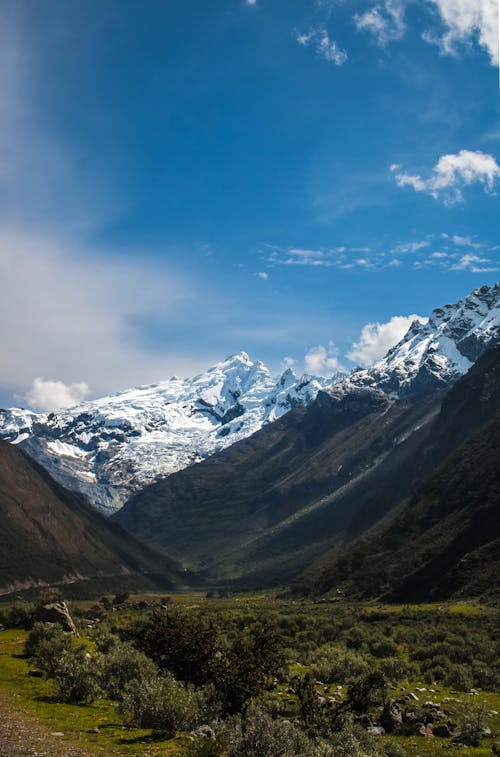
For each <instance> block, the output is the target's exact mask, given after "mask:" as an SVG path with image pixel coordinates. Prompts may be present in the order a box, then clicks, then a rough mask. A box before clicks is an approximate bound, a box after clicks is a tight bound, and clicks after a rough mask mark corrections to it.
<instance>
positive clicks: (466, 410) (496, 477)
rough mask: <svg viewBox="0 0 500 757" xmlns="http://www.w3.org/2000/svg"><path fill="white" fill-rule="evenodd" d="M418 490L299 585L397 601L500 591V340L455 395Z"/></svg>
mask: <svg viewBox="0 0 500 757" xmlns="http://www.w3.org/2000/svg"><path fill="white" fill-rule="evenodd" d="M472 419H474V423H475V425H476V426H478V425H479V426H481V428H480V429H479V431H476V433H473V434H472V435H470V436H468V438H467V439H466V441H465V443H464V444H462V445H461V446H459V447H458V449H456V450H455V451H454V452H453V453H452V454H451V455H448V456H447V457H446V459H445V462H444V463H443V464H442V465H441V466H439V467H438V469H437V470H436V471H435V472H434V473H433V474H432V476H431V477H430V478H428V479H427V480H426V481H424V482H422V484H421V486H420V488H419V491H418V492H417V493H416V494H414V495H413V496H411V498H410V499H409V501H405V502H403V503H402V505H401V507H400V508H399V509H398V510H397V512H396V513H395V514H393V515H391V516H390V517H388V518H386V519H384V520H383V521H382V522H381V523H380V524H378V525H377V526H376V527H375V528H374V529H372V530H371V531H368V533H365V534H363V536H362V537H361V538H359V539H357V540H355V541H354V543H350V544H349V545H346V546H344V548H342V549H340V550H339V549H337V550H334V552H333V554H331V555H327V556H326V557H324V558H323V559H322V560H321V561H320V562H319V563H318V564H317V565H315V566H314V567H313V568H311V569H309V570H308V571H307V572H306V574H305V576H304V577H303V578H302V579H301V581H300V582H299V584H298V586H300V587H301V588H302V589H303V590H306V591H309V592H313V593H315V594H318V593H325V592H332V591H334V592H335V591H337V590H339V591H341V593H342V594H347V595H348V596H349V597H358V598H366V597H377V598H382V599H383V600H388V601H405V602H406V601H433V600H443V599H447V598H450V597H463V596H465V597H471V596H483V597H490V598H491V597H494V596H496V597H498V595H499V591H500V587H499V585H498V575H499V572H500V455H499V451H500V348H494V349H492V350H491V351H490V352H488V353H487V354H486V355H484V356H483V357H482V358H480V360H479V361H478V362H477V363H476V365H475V366H474V367H473V368H472V369H471V371H470V372H469V373H468V374H467V375H466V376H465V377H464V378H463V379H461V380H460V381H459V382H457V384H456V385H455V386H454V387H453V389H452V390H451V391H450V392H449V394H448V395H447V397H446V399H445V402H444V403H443V406H442V408H441V412H440V414H439V416H438V418H437V419H436V422H435V424H434V428H433V433H432V436H431V440H430V443H429V444H428V445H427V446H426V448H424V449H422V455H424V456H427V457H428V458H429V457H435V456H436V454H437V455H438V456H439V457H441V458H442V457H443V447H444V451H445V452H446V451H448V450H449V449H450V448H453V447H454V446H455V445H456V442H457V440H459V439H461V438H462V439H463V437H464V436H467V430H468V429H470V428H471V421H472Z"/></svg>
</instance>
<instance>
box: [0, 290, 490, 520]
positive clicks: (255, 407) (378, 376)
mask: <svg viewBox="0 0 500 757" xmlns="http://www.w3.org/2000/svg"><path fill="white" fill-rule="evenodd" d="M497 341H500V284H496V285H495V286H492V287H487V286H484V287H481V288H480V289H476V290H475V291H473V292H472V293H471V294H470V295H469V296H468V297H465V298H464V299H463V300H460V301H459V302H458V303H456V304H455V305H445V306H444V307H442V308H437V309H436V310H434V311H433V313H431V315H430V317H429V319H428V320H427V322H425V323H421V322H419V321H416V322H414V323H413V324H412V325H411V327H410V329H409V330H408V332H407V334H406V335H405V337H404V338H403V339H402V340H401V341H400V342H399V344H397V345H396V346H395V347H393V348H392V349H391V350H389V352H388V353H387V355H386V356H385V357H384V358H383V359H382V360H380V361H378V362H377V363H375V365H373V366H372V367H371V368H367V369H362V370H356V371H353V372H352V373H351V374H350V375H349V376H345V375H338V376H336V377H334V378H330V379H325V378H315V377H311V376H302V378H298V377H297V376H296V375H295V374H294V373H293V372H292V371H291V370H290V369H288V370H286V371H285V372H284V373H283V375H282V376H281V377H280V378H279V379H278V380H276V378H273V377H272V376H271V374H270V373H269V371H268V369H267V368H266V366H265V365H264V364H263V363H261V362H258V361H257V362H255V363H254V362H252V361H251V360H250V358H249V357H248V355H247V354H246V353H245V352H240V353H238V354H237V355H233V356H232V357H230V358H228V359H227V360H225V361H223V362H221V363H218V364H217V365H214V366H213V367H212V368H210V369H209V370H208V371H206V372H205V373H201V374H200V375H199V376H195V377H194V378H192V379H186V380H182V379H180V378H178V377H176V376H174V377H172V378H171V379H170V380H168V381H164V382H162V383H159V384H151V385H148V386H141V387H137V388H135V389H130V390H127V391H124V392H120V393H119V394H115V395H112V396H109V397H103V398H101V399H97V400H93V401H90V402H83V403H81V404H80V405H77V406H75V407H71V408H66V409H64V410H60V411H58V412H57V413H48V414H47V413H40V414H37V413H33V412H31V411H28V410H23V409H20V408H12V409H10V410H0V438H3V439H6V440H8V441H10V442H12V443H14V444H20V445H21V446H22V448H23V449H25V450H26V451H27V452H28V453H29V454H30V455H31V456H32V457H34V458H35V459H36V460H38V462H40V463H41V464H42V465H43V466H45V468H47V469H48V470H49V472H50V473H51V474H52V475H53V476H54V478H56V479H57V480H58V481H60V482H61V483H62V484H64V485H65V486H67V487H68V488H72V489H77V490H79V491H80V492H82V493H84V494H85V495H86V496H87V497H88V498H89V499H90V501H91V502H93V503H94V504H95V505H97V506H98V507H101V508H103V509H105V510H108V511H113V510H115V509H117V508H119V507H121V506H122V505H123V503H124V502H125V500H126V499H127V498H128V497H129V496H130V495H131V494H132V493H133V492H134V491H136V490H137V489H139V488H142V487H143V486H144V485H146V484H148V483H151V482H153V481H154V480H156V479H157V478H158V477H161V476H167V475H169V474H170V473H173V472H175V471H178V470H181V469H182V468H185V467H186V466H188V465H190V464H191V463H193V462H196V461H198V460H201V459H203V458H205V457H208V456H209V455H212V454H213V453H214V452H217V451H218V450H221V449H223V448H224V447H228V446H229V445H231V444H234V442H236V441H238V440H240V439H243V438H245V437H247V436H250V435H251V434H253V433H254V432H255V431H257V430H258V429H260V428H261V427H262V426H263V425H264V424H266V423H270V422H272V421H274V420H276V419H277V418H279V417H280V416H282V415H283V414H284V413H286V412H288V411H289V410H290V409H292V408H294V407H303V406H306V405H308V404H310V403H311V402H313V401H314V399H315V398H316V396H317V394H318V392H319V391H320V390H327V391H328V392H329V393H330V395H332V396H334V397H339V398H342V397H344V396H345V395H346V394H348V393H349V392H352V391H358V390H360V389H363V390H371V389H373V390H376V391H377V392H381V391H382V392H385V393H386V394H389V395H391V396H393V397H396V398H398V397H405V396H409V395H414V394H418V393H419V392H425V391H427V390H430V389H432V388H434V387H436V386H444V385H446V384H447V383H449V382H452V381H455V380H456V379H457V378H459V377H460V376H461V375H463V374H464V373H466V372H467V370H468V369H469V368H470V366H471V365H472V364H473V362H474V361H475V360H476V359H477V358H478V357H479V356H480V355H481V354H482V352H484V351H485V350H486V349H487V348H488V346H489V345H490V344H492V343H493V342H497Z"/></svg>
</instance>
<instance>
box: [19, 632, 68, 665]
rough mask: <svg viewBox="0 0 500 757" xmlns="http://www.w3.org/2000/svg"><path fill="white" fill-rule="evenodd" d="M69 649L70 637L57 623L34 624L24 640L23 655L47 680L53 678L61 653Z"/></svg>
mask: <svg viewBox="0 0 500 757" xmlns="http://www.w3.org/2000/svg"><path fill="white" fill-rule="evenodd" d="M70 648H71V637H70V636H68V635H67V634H65V633H64V631H63V630H62V628H61V626H60V625H59V624H58V623H35V625H34V626H33V628H32V630H31V631H30V634H29V636H28V638H27V639H26V643H25V645H24V653H25V655H26V656H27V657H29V658H30V660H32V662H33V663H34V664H35V665H36V666H37V667H38V668H40V670H43V672H44V673H45V675H46V676H47V677H48V678H53V677H54V675H55V672H56V670H57V667H58V665H59V661H60V659H61V657H62V655H63V653H64V652H66V651H68V650H69V649H70Z"/></svg>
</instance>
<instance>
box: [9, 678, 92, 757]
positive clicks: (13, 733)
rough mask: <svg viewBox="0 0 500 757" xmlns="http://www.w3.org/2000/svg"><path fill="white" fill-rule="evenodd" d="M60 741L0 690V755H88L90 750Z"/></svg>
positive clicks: (52, 756)
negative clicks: (7, 698)
mask: <svg viewBox="0 0 500 757" xmlns="http://www.w3.org/2000/svg"><path fill="white" fill-rule="evenodd" d="M62 740H63V737H61V736H54V735H52V734H51V733H49V732H48V731H44V730H43V729H42V728H41V727H40V725H38V724H37V723H36V722H34V721H33V719H32V718H29V716H26V715H25V713H22V712H20V711H19V710H17V709H16V708H15V706H14V704H13V703H12V702H8V701H6V698H5V695H4V694H1V693H0V757H92V753H91V752H87V751H85V750H83V749H81V748H80V747H73V746H69V745H67V744H64V743H61V741H62Z"/></svg>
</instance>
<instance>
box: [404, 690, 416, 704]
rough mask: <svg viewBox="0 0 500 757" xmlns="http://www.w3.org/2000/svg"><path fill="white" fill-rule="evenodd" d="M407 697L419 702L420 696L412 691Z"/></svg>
mask: <svg viewBox="0 0 500 757" xmlns="http://www.w3.org/2000/svg"><path fill="white" fill-rule="evenodd" d="M407 698H408V699H413V701H414V702H418V697H417V695H416V694H414V693H413V691H410V693H409V694H408V697H407Z"/></svg>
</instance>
